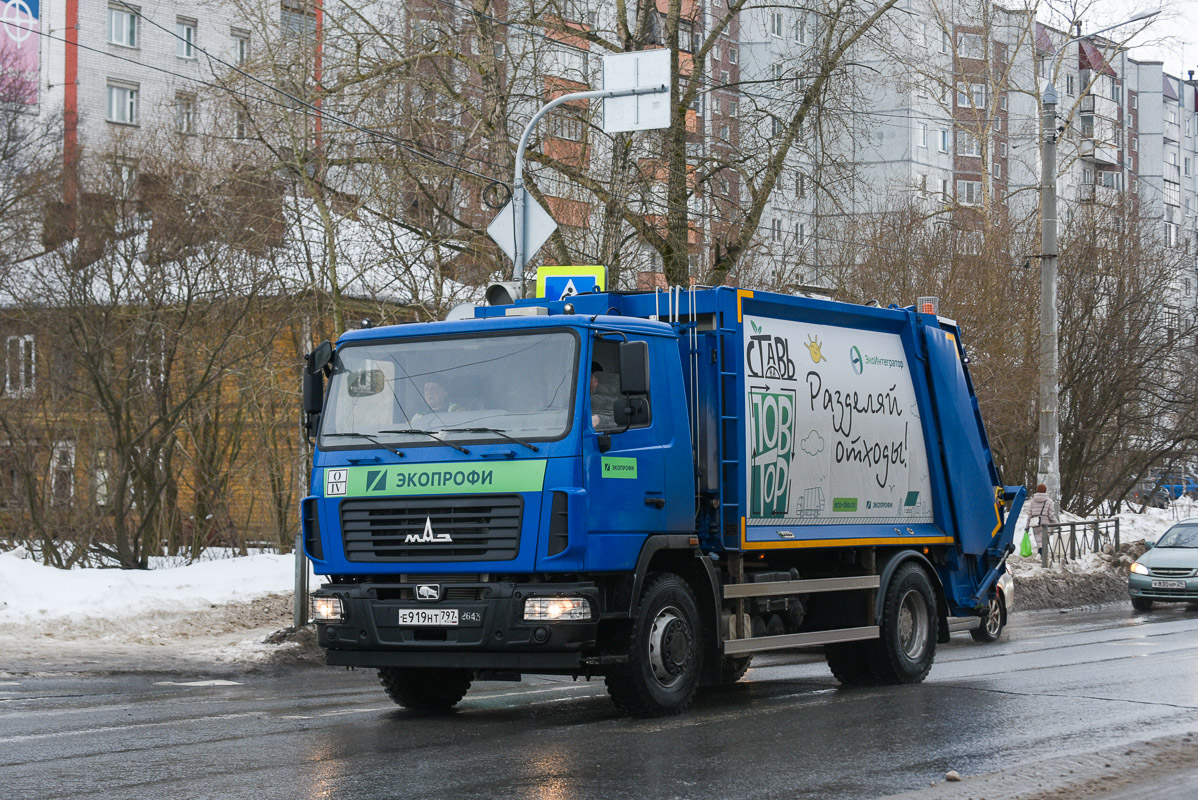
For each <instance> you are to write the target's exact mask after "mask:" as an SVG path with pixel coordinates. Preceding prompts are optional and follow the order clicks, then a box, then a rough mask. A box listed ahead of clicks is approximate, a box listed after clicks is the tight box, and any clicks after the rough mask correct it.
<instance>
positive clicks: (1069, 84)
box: [1065, 75, 1075, 97]
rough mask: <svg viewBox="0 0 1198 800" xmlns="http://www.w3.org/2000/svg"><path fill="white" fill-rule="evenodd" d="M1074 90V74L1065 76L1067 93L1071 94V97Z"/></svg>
mask: <svg viewBox="0 0 1198 800" xmlns="http://www.w3.org/2000/svg"><path fill="white" fill-rule="evenodd" d="M1074 90H1075V83H1074V79H1073V76H1072V75H1066V76H1065V94H1067V95H1069V96H1070V97H1073V93H1074Z"/></svg>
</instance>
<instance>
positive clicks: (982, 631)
mask: <svg viewBox="0 0 1198 800" xmlns="http://www.w3.org/2000/svg"><path fill="white" fill-rule="evenodd" d="M1004 624H1005V623H1004V622H1003V609H1002V600H999V599H998V596H997V595H995V596H994V597H991V598H990V606H989V608H987V610H986V616H984V617H982V624H981V625H979V626H977V627H976V628H974V629H973V630H971V631H970V632H969V635H970V636H972V637H973V640H974V641H975V642H982V643H983V644H990V643H991V642H997V641H998V637H1000V636H1002V629H1003V625H1004Z"/></svg>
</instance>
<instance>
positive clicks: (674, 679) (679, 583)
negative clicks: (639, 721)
mask: <svg viewBox="0 0 1198 800" xmlns="http://www.w3.org/2000/svg"><path fill="white" fill-rule="evenodd" d="M701 630H702V628H701V626H700V625H699V609H698V605H697V604H696V603H695V595H694V593H693V592H692V591H691V588H690V586H688V585H687V583H686V581H684V580H683V579H682V578H680V577H678V576H677V575H673V574H671V573H662V574H660V575H656V576H650V577H649V578H648V579H647V580H646V583H645V589H644V591H642V592H641V599H640V602H639V603H638V604H637V608H636V612H635V614H634V616H633V625H632V633H631V635H630V637H629V642H628V662H627V663H626V664H619V665H617V666H615V667H613V668H612V670H611V671H610V672H608V674H607V678H606V683H607V692H608V694H609V695H611V699H612V702H614V703H615V704H616V707H617V708H619V709H620V710H621V711H623V712H624V713H626V714H630V715H632V716H635V717H656V716H663V715H666V714H677V713H679V712H681V711H682V710H684V709H685V708H686V707H687V706H688V705H690V702H691V700H692V699H693V698H694V696H695V689H696V688H697V687H698V685H699V675H700V672H701V669H700V668H701V667H702V664H701V663H700V662H701V659H702V652H703V648H702V642H701V641H700V640H699V637H700V635H701Z"/></svg>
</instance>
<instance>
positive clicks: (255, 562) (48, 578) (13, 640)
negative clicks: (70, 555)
mask: <svg viewBox="0 0 1198 800" xmlns="http://www.w3.org/2000/svg"><path fill="white" fill-rule="evenodd" d="M152 566H154V567H157V568H153V569H149V570H118V569H94V568H89V569H73V570H60V569H54V568H52V567H45V566H42V565H41V564H38V563H37V562H36V561H34V560H32V559H31V558H29V557H28V554H26V553H25V552H24V551H23V550H20V549H18V550H16V551H9V552H6V553H0V642H3V643H4V645H3V649H4V654H5V658H4V661H3V665H2V666H0V675H2V674H4V671H5V670H13V669H17V670H26V671H27V670H35V671H36V670H40V669H42V668H45V667H47V666H48V664H47V662H49V661H58V662H59V664H58V665H57V668H59V669H68V670H72V671H75V670H78V671H88V670H95V669H105V668H107V667H108V666H111V665H114V664H116V663H118V662H122V661H130V660H132V661H135V662H136V663H137V664H138V667H139V668H142V669H147V670H155V669H162V670H171V671H177V670H184V671H186V670H188V669H192V668H197V669H198V668H201V667H200V665H212V664H215V665H225V666H227V667H230V668H237V667H243V666H246V665H249V666H253V665H256V664H261V663H263V662H265V661H267V660H269V659H271V658H272V657H274V656H276V655H277V654H278V651H279V649H280V646H278V645H268V644H265V643H264V642H263V640H264V639H265V638H266V637H267V636H268V635H270V634H271V633H273V632H275V631H278V630H280V629H282V628H285V627H287V626H289V625H290V624H291V620H292V598H293V586H294V581H295V561H294V557H293V556H291V555H276V554H259V555H251V556H245V557H230V556H228V554H227V553H220V552H214V553H212V554H211V557H210V558H208V559H205V560H203V561H199V562H196V563H193V564H186V565H179V564H177V563H176V562H174V561H171V560H168V559H157V560H155V561H154V562H152ZM309 583H310V585H312V586H319V585H320V584H319V582H318V581H317V579H316V578H315V577H314V576H309ZM283 647H287V645H284V646H283Z"/></svg>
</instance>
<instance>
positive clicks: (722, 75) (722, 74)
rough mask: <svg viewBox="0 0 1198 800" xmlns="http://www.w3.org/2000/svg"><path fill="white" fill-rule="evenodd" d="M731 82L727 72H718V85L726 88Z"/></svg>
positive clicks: (724, 70)
mask: <svg viewBox="0 0 1198 800" xmlns="http://www.w3.org/2000/svg"><path fill="white" fill-rule="evenodd" d="M731 81H732V76H731V75H729V74H728V70H726V69H722V70H720V84H721V85H723V86H728V85H729V83H730V82H731Z"/></svg>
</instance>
